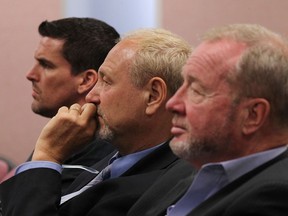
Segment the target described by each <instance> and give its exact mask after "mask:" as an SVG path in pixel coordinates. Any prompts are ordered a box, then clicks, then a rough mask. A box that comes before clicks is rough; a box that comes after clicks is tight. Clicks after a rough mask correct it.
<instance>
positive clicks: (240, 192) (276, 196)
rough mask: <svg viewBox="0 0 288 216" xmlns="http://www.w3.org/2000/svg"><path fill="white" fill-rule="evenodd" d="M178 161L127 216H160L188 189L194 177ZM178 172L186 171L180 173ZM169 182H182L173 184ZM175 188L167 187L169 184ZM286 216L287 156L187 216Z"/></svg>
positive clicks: (257, 171) (207, 201)
mask: <svg viewBox="0 0 288 216" xmlns="http://www.w3.org/2000/svg"><path fill="white" fill-rule="evenodd" d="M189 166H190V165H189V164H185V163H183V162H181V161H179V162H178V164H177V165H175V166H174V167H173V168H172V169H170V170H168V171H167V174H164V175H163V176H162V177H161V178H159V179H158V180H157V182H155V184H154V185H153V186H152V187H150V188H149V190H147V191H146V192H145V193H144V194H143V196H142V197H140V198H139V199H138V201H137V202H136V203H135V204H134V205H133V206H132V208H131V209H130V211H129V212H128V214H127V216H164V215H166V210H167V208H168V207H169V206H171V205H173V204H175V203H176V202H177V201H178V200H179V199H180V198H181V197H182V196H183V195H184V193H185V192H186V191H187V189H188V188H189V186H190V185H191V183H192V181H193V177H194V173H195V172H192V174H189V171H188V170H189ZM181 170H187V171H188V173H183V172H181ZM173 178H175V179H176V180H177V179H182V180H179V182H178V183H175V181H174V180H173ZM173 182H174V183H175V186H174V187H173V186H171V183H172V185H173ZM204 215H205V216H284V215H285V216H287V215H288V153H287V152H285V153H283V154H282V155H280V156H278V157H277V158H275V159H273V160H272V161H269V162H267V163H265V164H263V165H262V166H260V167H258V168H256V169H254V170H252V171H251V172H249V173H247V174H245V175H244V176H242V177H240V178H239V179H237V180H236V181H234V182H232V183H230V184H229V185H227V186H226V187H224V188H223V189H222V190H220V191H219V192H218V193H216V194H215V195H213V196H212V197H210V198H209V199H207V200H206V201H204V202H203V203H202V204H200V205H199V206H198V207H196V208H195V209H194V211H192V212H190V214H189V216H204Z"/></svg>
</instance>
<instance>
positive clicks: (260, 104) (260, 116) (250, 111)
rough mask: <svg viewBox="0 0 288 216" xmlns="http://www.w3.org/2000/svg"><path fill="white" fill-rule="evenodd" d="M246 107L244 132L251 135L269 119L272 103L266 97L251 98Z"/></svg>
mask: <svg viewBox="0 0 288 216" xmlns="http://www.w3.org/2000/svg"><path fill="white" fill-rule="evenodd" d="M246 109H247V110H246V111H247V112H246V118H245V120H244V124H243V133H244V134H245V135H250V134H252V133H255V132H256V131H257V130H258V129H259V128H260V127H261V126H262V125H263V124H264V123H265V122H266V121H267V120H268V116H269V113H270V104H269V102H268V101H267V100H266V99H263V98H255V99H251V100H249V102H248V104H247V107H246Z"/></svg>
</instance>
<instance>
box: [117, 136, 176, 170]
mask: <svg viewBox="0 0 288 216" xmlns="http://www.w3.org/2000/svg"><path fill="white" fill-rule="evenodd" d="M178 159H179V158H178V157H177V156H176V155H174V154H173V152H172V151H171V149H170V147H169V141H167V142H166V143H164V144H163V145H162V146H160V147H159V148H156V149H155V150H154V151H153V152H151V153H150V154H148V155H147V156H145V157H144V158H142V159H141V160H139V161H138V162H137V163H136V164H135V165H134V166H132V167H131V168H130V169H128V170H127V171H126V172H125V173H123V175H122V176H130V175H133V174H135V173H137V174H141V173H146V172H150V171H152V170H162V169H165V168H166V167H168V166H169V165H171V164H172V163H173V162H175V161H176V160H178Z"/></svg>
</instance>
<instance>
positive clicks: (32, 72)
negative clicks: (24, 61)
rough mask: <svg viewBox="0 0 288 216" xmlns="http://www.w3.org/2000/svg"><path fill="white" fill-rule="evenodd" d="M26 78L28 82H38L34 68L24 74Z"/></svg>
mask: <svg viewBox="0 0 288 216" xmlns="http://www.w3.org/2000/svg"><path fill="white" fill-rule="evenodd" d="M26 78H27V79H28V80H29V81H39V76H38V73H37V70H36V68H35V66H33V67H32V68H31V69H30V70H29V71H28V72H27V74H26Z"/></svg>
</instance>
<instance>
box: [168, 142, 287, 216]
mask: <svg viewBox="0 0 288 216" xmlns="http://www.w3.org/2000/svg"><path fill="white" fill-rule="evenodd" d="M286 150H287V146H282V147H278V148H275V149H272V150H267V151H263V152H260V153H256V154H252V155H248V156H245V157H241V158H237V159H234V160H229V161H224V162H220V163H209V164H205V165H203V166H202V167H201V169H200V170H199V172H198V173H197V175H196V176H195V178H194V181H193V182H192V184H191V186H190V187H189V189H188V190H187V192H186V194H185V195H184V196H183V197H182V198H181V199H180V200H179V201H178V202H177V203H176V204H175V205H173V206H170V207H169V208H168V209H167V214H168V215H169V216H176V215H186V214H188V213H189V212H190V211H192V209H194V208H195V207H196V206H198V205H199V204H200V203H201V202H203V201H204V200H206V199H207V198H209V197H210V196H212V195H213V194H215V193H216V192H217V191H219V190H220V189H221V188H223V187H224V186H226V185H227V184H229V183H231V182H232V181H234V180H236V179H237V178H239V177H241V176H243V175H244V174H246V173H248V172H249V171H251V170H253V169H255V168H257V167H259V166H260V165H262V164H264V163H266V162H268V161H270V160H272V159H274V158H275V157H277V156H279V155H280V154H281V153H283V152H284V151H286Z"/></svg>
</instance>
